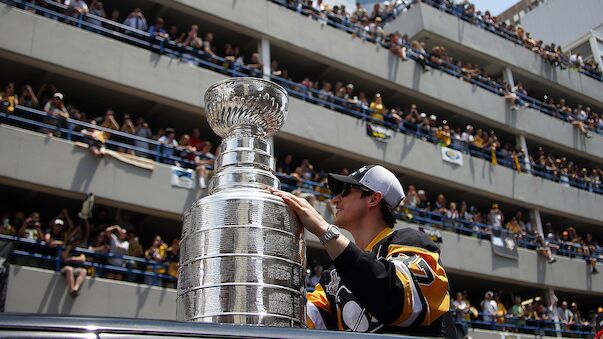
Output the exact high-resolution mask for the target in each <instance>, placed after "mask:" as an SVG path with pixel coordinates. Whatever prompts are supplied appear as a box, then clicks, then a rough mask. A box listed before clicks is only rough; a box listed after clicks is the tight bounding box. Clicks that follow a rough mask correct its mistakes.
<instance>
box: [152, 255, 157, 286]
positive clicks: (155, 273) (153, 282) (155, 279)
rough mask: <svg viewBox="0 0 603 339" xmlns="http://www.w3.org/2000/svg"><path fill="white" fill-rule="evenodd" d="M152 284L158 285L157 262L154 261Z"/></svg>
mask: <svg viewBox="0 0 603 339" xmlns="http://www.w3.org/2000/svg"><path fill="white" fill-rule="evenodd" d="M151 285H153V286H157V262H156V261H153V276H152V277H151Z"/></svg>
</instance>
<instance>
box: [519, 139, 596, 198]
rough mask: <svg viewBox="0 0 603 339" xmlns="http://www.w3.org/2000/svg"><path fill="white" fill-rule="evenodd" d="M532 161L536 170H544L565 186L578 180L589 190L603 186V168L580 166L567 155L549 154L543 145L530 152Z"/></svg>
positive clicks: (551, 177)
mask: <svg viewBox="0 0 603 339" xmlns="http://www.w3.org/2000/svg"><path fill="white" fill-rule="evenodd" d="M530 163H531V165H532V166H533V167H534V168H535V169H536V170H539V171H542V172H544V173H545V174H546V175H547V176H549V178H550V179H552V180H554V181H557V182H559V183H561V184H562V185H564V186H567V187H569V186H570V183H571V182H578V183H582V184H583V185H584V186H585V187H584V188H585V189H588V190H593V189H599V188H601V187H602V186H601V178H602V177H603V169H601V168H599V167H593V168H587V167H582V166H579V165H578V164H576V163H575V162H574V161H572V160H568V159H567V158H566V157H558V156H557V157H556V156H554V154H553V153H550V152H549V153H548V154H547V152H545V150H544V148H542V147H538V150H537V152H534V153H532V154H530Z"/></svg>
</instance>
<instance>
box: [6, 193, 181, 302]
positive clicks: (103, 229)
mask: <svg viewBox="0 0 603 339" xmlns="http://www.w3.org/2000/svg"><path fill="white" fill-rule="evenodd" d="M93 199H94V196H93V195H90V196H89V197H88V198H87V199H86V201H85V202H84V204H83V207H82V210H81V212H79V213H77V218H75V219H73V218H72V217H73V216H75V215H76V213H74V211H69V210H68V209H66V208H63V209H61V210H60V212H59V213H58V214H57V215H56V216H52V215H50V216H42V215H40V213H38V212H31V213H29V214H27V215H26V214H25V213H24V212H16V213H14V214H13V215H12V218H11V216H10V215H9V214H8V213H5V214H4V216H3V225H2V228H0V234H4V235H11V236H18V237H20V238H24V239H28V240H31V241H34V242H37V243H40V244H42V245H45V246H47V247H48V248H51V249H57V248H62V251H61V252H60V255H61V259H62V261H61V262H62V265H61V272H62V273H63V274H65V279H66V284H67V288H68V291H69V293H70V294H71V295H72V296H77V295H79V293H80V288H81V286H82V283H83V281H84V278H85V277H86V275H91V276H100V277H104V278H110V279H117V280H128V281H133V282H139V283H142V282H144V283H147V284H155V285H159V284H161V283H162V279H161V278H155V279H153V276H152V274H147V275H144V274H134V273H133V270H138V271H145V272H149V273H151V272H152V273H155V274H160V275H164V276H169V277H172V278H173V279H165V280H163V284H164V285H165V286H168V287H172V288H173V287H175V283H174V282H175V281H176V278H178V262H179V249H180V240H179V239H178V238H174V239H172V241H171V243H170V245H167V244H166V243H165V242H164V241H163V240H162V238H161V236H160V235H155V236H154V237H153V238H152V240H151V241H150V242H149V244H142V243H141V241H140V240H139V232H143V231H142V229H141V228H140V227H136V226H135V225H134V224H133V223H132V218H131V217H132V213H131V212H128V211H123V210H120V209H117V210H115V211H114V213H112V212H113V211H111V212H110V211H109V210H108V209H106V208H98V209H96V210H95V211H96V212H95V215H92V207H93V205H92V202H91V201H93ZM74 220H75V222H74ZM145 235H147V236H148V234H145ZM146 245H148V247H147V246H146ZM25 246H27V245H25ZM143 246H144V247H143ZM82 250H83V251H82ZM86 250H87V251H86ZM54 253H55V254H56V252H54ZM137 258H138V259H137ZM145 260H146V261H145ZM92 263H96V264H104V265H108V266H105V267H103V268H95V266H93V265H91V264H92Z"/></svg>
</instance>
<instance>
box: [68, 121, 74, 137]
mask: <svg viewBox="0 0 603 339" xmlns="http://www.w3.org/2000/svg"><path fill="white" fill-rule="evenodd" d="M67 131H68V132H67V140H69V141H71V136H72V134H73V122H69V125H68V128H67Z"/></svg>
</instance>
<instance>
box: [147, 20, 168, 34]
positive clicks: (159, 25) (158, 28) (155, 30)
mask: <svg viewBox="0 0 603 339" xmlns="http://www.w3.org/2000/svg"><path fill="white" fill-rule="evenodd" d="M163 25H164V22H163V18H161V17H157V19H155V24H154V25H153V26H151V27H149V35H150V36H151V37H155V38H162V39H169V38H170V36H169V35H168V33H167V31H166V30H165V28H163Z"/></svg>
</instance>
